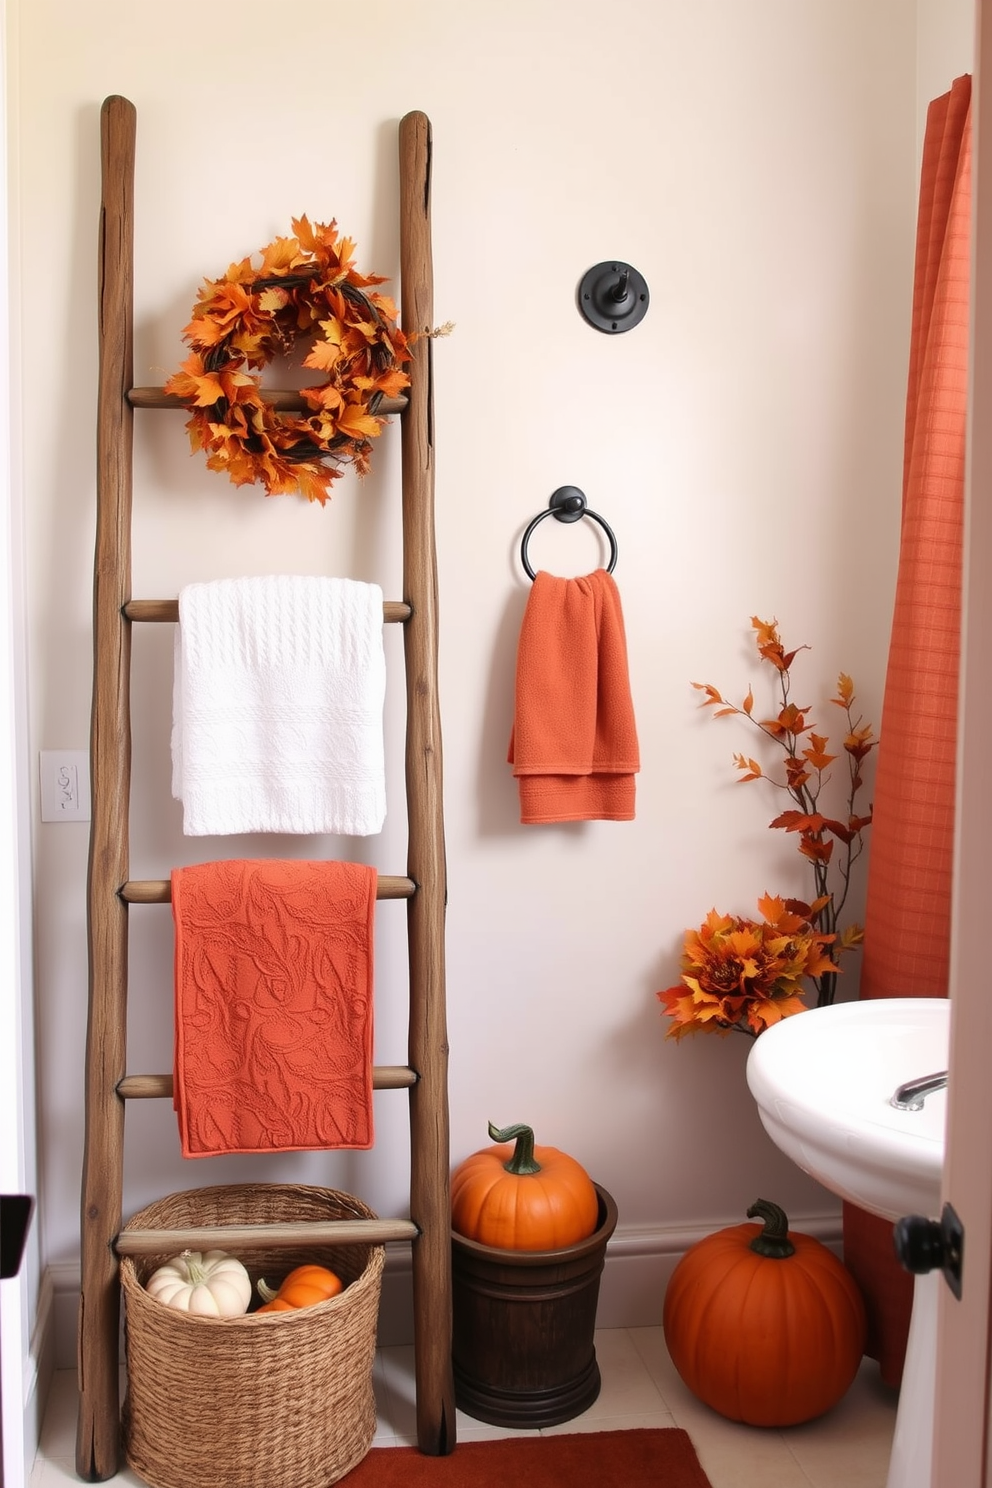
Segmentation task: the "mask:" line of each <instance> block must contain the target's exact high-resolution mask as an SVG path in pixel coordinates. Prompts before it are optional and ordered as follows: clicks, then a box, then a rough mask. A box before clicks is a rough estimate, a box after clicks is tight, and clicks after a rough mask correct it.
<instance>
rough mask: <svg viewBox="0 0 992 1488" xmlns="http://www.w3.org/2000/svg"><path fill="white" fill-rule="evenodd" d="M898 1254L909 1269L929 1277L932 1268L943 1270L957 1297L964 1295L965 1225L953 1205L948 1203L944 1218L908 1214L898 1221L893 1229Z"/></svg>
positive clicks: (915, 1273)
mask: <svg viewBox="0 0 992 1488" xmlns="http://www.w3.org/2000/svg"><path fill="white" fill-rule="evenodd" d="M892 1242H893V1244H894V1246H895V1251H896V1255H897V1256H898V1258H899V1260H900V1262H901V1264H902V1265H903V1266H904V1267H905V1269H906V1270H907V1271H912V1273H913V1275H914V1276H925V1275H926V1274H927V1273H928V1272H929V1271H943V1273H944V1279H945V1280H946V1282H947V1285H948V1286H949V1287H950V1289H951V1291H952V1292H953V1293H954V1295H955V1297H958V1298H960V1296H961V1284H962V1274H963V1269H964V1264H963V1263H964V1226H963V1224H962V1223H961V1220H960V1219H959V1218H958V1216H957V1214H956V1213H955V1212H954V1209H953V1207H952V1206H951V1205H950V1204H945V1205H944V1209H943V1213H942V1214H941V1216H940V1219H939V1220H937V1219H927V1218H925V1217H924V1216H923V1215H922V1214H907V1215H906V1217H905V1218H904V1219H900V1220H897V1221H896V1224H895V1226H894V1227H893V1230H892Z"/></svg>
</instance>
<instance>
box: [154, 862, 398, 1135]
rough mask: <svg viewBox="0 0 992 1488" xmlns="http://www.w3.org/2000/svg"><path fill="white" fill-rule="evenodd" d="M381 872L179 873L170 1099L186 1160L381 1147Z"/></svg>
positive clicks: (287, 868) (214, 868)
mask: <svg viewBox="0 0 992 1488" xmlns="http://www.w3.org/2000/svg"><path fill="white" fill-rule="evenodd" d="M375 894H376V872H375V869H374V868H368V867H366V866H365V865H364V864H361V863H306V862H296V861H291V862H283V861H280V860H278V859H264V860H261V861H258V862H247V861H231V862H220V863H201V864H199V865H197V866H195V867H191V868H175V869H173V872H172V914H173V920H174V922H175V936H176V962H175V983H176V1030H175V1038H176V1042H175V1065H174V1087H173V1088H174V1096H173V1104H174V1106H175V1108H176V1112H177V1115H178V1119H179V1135H180V1140H181V1143H182V1152H183V1156H184V1157H213V1156H217V1155H219V1154H221V1153H225V1152H293V1151H299V1150H309V1149H315V1148H327V1147H350V1148H366V1147H371V1146H372V1028H373V1020H372V959H373V940H372V928H373V916H374V909H375Z"/></svg>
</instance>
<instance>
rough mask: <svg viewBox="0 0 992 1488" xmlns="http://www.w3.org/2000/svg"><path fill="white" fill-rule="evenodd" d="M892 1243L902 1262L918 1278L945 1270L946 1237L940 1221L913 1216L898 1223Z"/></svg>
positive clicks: (908, 1216)
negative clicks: (941, 1269) (940, 1268)
mask: <svg viewBox="0 0 992 1488" xmlns="http://www.w3.org/2000/svg"><path fill="white" fill-rule="evenodd" d="M892 1239H893V1242H894V1243H895V1247H896V1255H897V1256H898V1257H899V1260H900V1262H901V1263H902V1265H903V1266H904V1267H905V1269H906V1270H907V1271H912V1272H913V1274H914V1276H925V1275H926V1274H927V1272H928V1271H933V1270H936V1269H937V1268H938V1267H940V1266H943V1264H944V1236H943V1234H942V1233H941V1228H940V1222H939V1220H936V1219H924V1217H923V1215H922V1214H909V1215H907V1216H906V1218H905V1219H900V1220H897V1221H896V1227H895V1230H894V1231H893V1234H892Z"/></svg>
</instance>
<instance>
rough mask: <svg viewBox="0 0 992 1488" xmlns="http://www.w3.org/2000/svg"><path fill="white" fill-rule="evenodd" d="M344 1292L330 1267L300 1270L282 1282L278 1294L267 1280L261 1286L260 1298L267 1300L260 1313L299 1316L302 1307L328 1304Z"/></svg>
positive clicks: (261, 1282)
mask: <svg viewBox="0 0 992 1488" xmlns="http://www.w3.org/2000/svg"><path fill="white" fill-rule="evenodd" d="M343 1289H344V1283H343V1282H342V1280H341V1278H340V1276H337V1275H335V1273H334V1272H333V1271H329V1270H328V1268H327V1267H326V1266H297V1267H296V1269H295V1271H290V1273H289V1275H288V1276H287V1277H286V1278H285V1280H284V1281H283V1282H282V1285H281V1286H280V1287H279V1289H278V1291H273V1289H272V1287H270V1286H269V1285H268V1284H267V1283H266V1282H265V1281H264V1280H262V1281H260V1282H259V1283H258V1291H259V1294H260V1295H261V1296H262V1298H263V1299H264V1302H263V1305H262V1306H261V1307H260V1308H259V1309H258V1311H259V1312H295V1311H296V1310H297V1309H298V1308H300V1307H313V1306H314V1305H315V1304H316V1303H317V1302H328V1301H329V1300H330V1299H331V1297H336V1296H337V1295H338V1293H339V1292H340V1291H342V1290H343Z"/></svg>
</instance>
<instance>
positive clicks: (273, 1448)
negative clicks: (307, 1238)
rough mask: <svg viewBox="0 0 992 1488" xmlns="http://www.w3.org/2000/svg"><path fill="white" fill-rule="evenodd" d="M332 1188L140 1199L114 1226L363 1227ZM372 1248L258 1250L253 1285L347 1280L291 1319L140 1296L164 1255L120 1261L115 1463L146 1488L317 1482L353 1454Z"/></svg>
mask: <svg viewBox="0 0 992 1488" xmlns="http://www.w3.org/2000/svg"><path fill="white" fill-rule="evenodd" d="M375 1217H376V1216H375V1215H374V1214H373V1213H372V1211H371V1209H368V1208H366V1206H365V1205H364V1204H362V1203H361V1202H360V1201H359V1200H358V1199H354V1198H352V1197H351V1196H350V1195H349V1194H344V1193H337V1192H335V1191H334V1190H332V1189H325V1188H304V1187H295V1186H292V1185H284V1184H237V1185H233V1186H225V1187H218V1188H203V1189H193V1190H190V1191H189V1192H185V1193H177V1194H172V1195H170V1196H168V1197H167V1198H164V1199H161V1200H159V1201H158V1202H157V1203H154V1204H150V1205H149V1206H148V1207H147V1208H146V1209H142V1210H141V1211H140V1213H138V1214H135V1215H134V1217H133V1218H132V1219H131V1220H130V1221H129V1222H128V1224H127V1225H125V1227H124V1228H125V1229H126V1230H132V1229H152V1228H159V1227H166V1228H174V1229H183V1228H190V1227H192V1226H198V1225H212V1224H235V1225H237V1224H261V1223H275V1224H287V1223H296V1222H299V1221H306V1220H325V1221H326V1220H331V1219H374V1218H375ZM383 1256H384V1250H383V1247H382V1246H381V1245H342V1246H307V1247H306V1248H302V1247H301V1248H300V1249H292V1250H287V1249H277V1248H275V1247H273V1248H271V1249H268V1250H257V1251H249V1252H246V1253H245V1255H243V1256H242V1257H241V1259H242V1260H243V1261H244V1263H245V1265H246V1267H247V1270H248V1273H249V1275H250V1276H251V1279H252V1283H253V1284H254V1283H255V1282H257V1281H258V1279H259V1277H262V1276H264V1277H265V1278H266V1280H268V1281H269V1282H270V1283H271V1284H272V1285H273V1286H275V1285H277V1284H278V1282H279V1281H281V1279H282V1278H283V1277H284V1276H285V1275H286V1274H287V1273H288V1272H289V1271H291V1270H292V1269H293V1267H294V1266H298V1265H301V1264H303V1263H305V1262H311V1261H312V1262H316V1263H317V1264H319V1265H324V1266H329V1267H330V1268H331V1269H332V1270H333V1271H336V1272H337V1274H338V1275H339V1276H340V1277H341V1279H342V1280H343V1281H344V1282H345V1283H346V1285H345V1288H344V1290H343V1291H342V1292H341V1293H340V1294H339V1295H338V1296H337V1297H333V1298H331V1300H330V1301H328V1302H321V1303H318V1304H317V1306H315V1307H307V1308H301V1309H300V1310H299V1311H298V1312H274V1313H263V1314H254V1313H249V1314H247V1315H246V1316H244V1317H239V1318H203V1317H190V1316H189V1314H188V1313H182V1312H177V1311H176V1310H175V1309H173V1308H170V1307H166V1306H165V1305H164V1303H161V1302H158V1301H156V1300H155V1298H153V1297H150V1296H149V1295H148V1293H147V1292H146V1291H145V1289H144V1285H143V1283H144V1281H145V1280H147V1278H148V1277H149V1276H150V1275H151V1273H152V1271H153V1270H155V1268H156V1267H157V1266H159V1265H161V1264H162V1263H163V1261H165V1260H168V1259H169V1256H168V1255H165V1254H164V1255H159V1256H141V1257H131V1256H126V1257H125V1258H124V1259H123V1261H122V1262H121V1286H122V1289H123V1293H124V1308H125V1313H124V1319H125V1343H126V1351H127V1394H126V1396H125V1400H124V1412H123V1426H124V1448H125V1452H126V1454H127V1460H128V1462H129V1463H130V1465H131V1467H133V1468H134V1470H135V1472H136V1473H138V1474H140V1476H141V1477H142V1478H144V1479H145V1481H146V1482H148V1483H150V1484H152V1485H153V1488H327V1485H328V1484H331V1483H336V1482H337V1481H338V1479H339V1478H342V1477H344V1475H345V1474H346V1473H348V1472H350V1471H351V1469H352V1468H353V1467H355V1466H356V1465H357V1464H358V1463H359V1462H360V1461H361V1460H362V1458H363V1457H364V1456H365V1454H366V1452H367V1451H368V1449H369V1446H370V1444H371V1442H372V1437H373V1434H374V1432H375V1400H374V1396H373V1392H372V1367H373V1361H374V1358H375V1344H376V1326H377V1321H378V1313H379V1289H380V1283H381V1279H382V1266H383Z"/></svg>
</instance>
